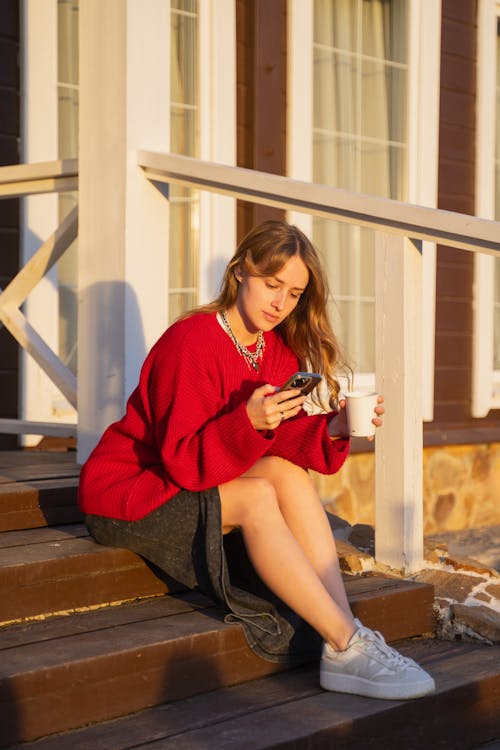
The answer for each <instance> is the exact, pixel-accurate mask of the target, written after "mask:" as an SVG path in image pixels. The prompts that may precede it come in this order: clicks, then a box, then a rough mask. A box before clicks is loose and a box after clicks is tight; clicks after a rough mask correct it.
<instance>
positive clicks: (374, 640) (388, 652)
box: [360, 627, 413, 667]
mask: <svg viewBox="0 0 500 750" xmlns="http://www.w3.org/2000/svg"><path fill="white" fill-rule="evenodd" d="M360 635H362V636H363V638H364V639H366V640H367V641H368V643H369V645H370V646H371V647H373V648H374V649H375V650H376V651H379V652H380V653H381V654H383V656H385V657H386V658H388V659H390V661H391V662H392V663H393V664H394V666H395V667H403V666H409V665H411V664H413V661H412V660H411V659H408V658H407V657H406V656H403V655H402V654H400V653H399V651H396V649H394V648H391V646H388V645H387V643H386V642H385V639H384V636H383V635H382V633H380V631H378V630H370V628H365V627H362V628H360Z"/></svg>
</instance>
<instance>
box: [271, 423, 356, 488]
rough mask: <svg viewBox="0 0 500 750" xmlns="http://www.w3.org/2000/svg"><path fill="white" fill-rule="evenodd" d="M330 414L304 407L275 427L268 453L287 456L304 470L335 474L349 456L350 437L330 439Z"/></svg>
mask: <svg viewBox="0 0 500 750" xmlns="http://www.w3.org/2000/svg"><path fill="white" fill-rule="evenodd" d="M331 416H332V415H331V414H313V415H309V414H307V413H306V412H305V411H304V410H303V409H302V410H301V411H300V412H299V413H298V414H297V416H295V417H293V418H292V419H288V420H286V421H285V422H282V423H281V424H280V425H279V427H278V428H277V429H276V430H275V436H276V437H275V440H274V441H273V443H272V444H271V445H270V446H269V447H268V450H267V455H272V456H274V455H278V456H281V457H282V458H286V459H287V460H288V461H291V462H292V463H294V464H297V465H298V466H302V468H304V469H312V470H313V471H317V472H319V473H320V474H335V472H337V471H338V470H339V469H340V468H341V466H342V464H343V463H344V461H345V460H346V458H347V456H348V455H349V445H350V441H349V438H338V439H336V440H331V438H330V436H329V435H328V422H329V420H330V418H331Z"/></svg>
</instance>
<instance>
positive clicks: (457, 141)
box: [431, 0, 500, 442]
mask: <svg viewBox="0 0 500 750" xmlns="http://www.w3.org/2000/svg"><path fill="white" fill-rule="evenodd" d="M479 1H480V0H479ZM477 2H478V0H443V3H442V32H441V94H440V133H439V134H440V137H439V181H438V206H439V208H444V209H446V210H449V211H459V212H461V213H466V214H474V212H475V159H474V148H475V136H476V60H477ZM473 274H474V256H473V254H472V253H468V252H466V251H461V250H455V249H453V248H449V247H443V246H440V247H438V251H437V277H436V340H435V343H436V358H435V360H436V366H435V389H434V399H435V412H434V425H433V426H432V427H431V429H434V430H435V429H440V428H443V427H445V428H446V426H448V425H449V426H451V427H452V428H454V429H455V436H456V437H458V438H459V441H460V442H469V441H470V442H474V441H475V439H480V440H481V439H483V438H485V437H486V438H489V439H493V440H499V439H500V426H499V425H500V423H499V413H498V411H494V412H490V414H489V415H488V417H487V418H486V419H484V420H483V419H482V420H477V419H476V420H475V419H472V417H471V389H472V343H473V342H472V310H473V300H472V294H473V280H474V279H473ZM478 427H479V428H481V430H483V431H484V429H485V428H489V429H490V433H489V435H488V434H485V433H484V432H482V433H479V434H478V435H477V436H476V437H475V434H474V433H475V431H476V428H478ZM460 432H462V435H460ZM495 433H498V434H496V437H495ZM452 439H453V438H452V435H451V434H450V435H449V438H448V441H450V442H451V441H452Z"/></svg>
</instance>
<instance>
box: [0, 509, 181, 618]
mask: <svg viewBox="0 0 500 750" xmlns="http://www.w3.org/2000/svg"><path fill="white" fill-rule="evenodd" d="M178 589H179V587H178V586H177V590H178ZM168 590H175V587H173V586H170V587H169V586H167V583H166V582H165V580H162V578H161V577H160V576H159V573H158V572H155V571H153V569H152V568H151V567H150V566H148V565H147V564H146V563H145V562H144V560H142V559H141V558H140V557H138V556H137V555H135V554H134V553H133V552H130V551H128V550H125V549H114V548H110V547H103V546H102V545H99V544H96V543H95V542H94V540H93V539H92V538H91V537H90V536H89V534H88V532H87V529H86V527H85V526H83V525H82V524H75V525H67V526H53V527H51V528H40V529H30V530H25V531H8V532H3V533H1V534H0V623H7V622H12V621H16V620H21V619H25V618H32V617H38V616H40V615H48V614H53V613H58V612H67V611H73V610H76V609H80V608H83V607H93V606H97V605H103V604H109V603H117V602H123V601H127V600H130V599H135V598H138V597H146V596H154V595H159V594H164V593H165V592H166V591H168Z"/></svg>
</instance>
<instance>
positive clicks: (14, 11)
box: [0, 0, 20, 449]
mask: <svg viewBox="0 0 500 750" xmlns="http://www.w3.org/2000/svg"><path fill="white" fill-rule="evenodd" d="M18 59H19V2H18V0H2V2H1V3H0V166H4V165H7V164H17V163H18V162H19V149H18V144H19V134H20V124H19V95H20V88H19V87H20V79H19V65H18ZM0 248H1V252H0V288H2V289H3V288H4V287H5V286H6V285H7V284H8V283H9V281H10V280H11V279H12V277H13V276H14V275H15V274H16V273H17V270H18V263H19V260H18V258H19V200H3V201H0ZM0 352H1V356H0V416H2V417H9V418H15V417H17V400H18V346H17V344H16V342H15V340H14V339H13V338H12V336H11V335H10V333H9V332H8V331H7V330H6V329H5V328H3V327H1V328H0ZM16 445H17V436H15V435H2V434H0V449H9V448H15V447H16Z"/></svg>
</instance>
